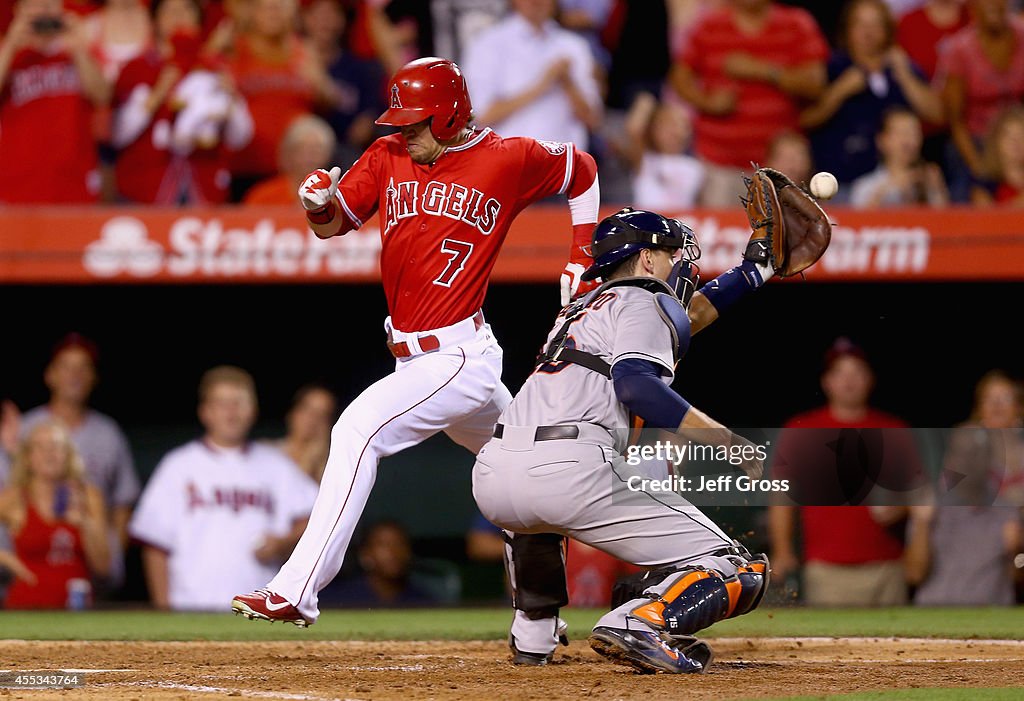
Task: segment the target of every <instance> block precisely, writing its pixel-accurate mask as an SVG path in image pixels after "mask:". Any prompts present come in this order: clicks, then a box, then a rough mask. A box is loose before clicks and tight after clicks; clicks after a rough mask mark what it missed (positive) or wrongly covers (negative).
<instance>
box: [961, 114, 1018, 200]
mask: <svg viewBox="0 0 1024 701" xmlns="http://www.w3.org/2000/svg"><path fill="white" fill-rule="evenodd" d="M982 157H983V160H982V163H983V166H984V171H983V172H984V176H985V178H986V183H985V184H980V183H979V184H976V185H974V186H973V187H972V189H971V202H972V203H974V204H976V205H992V204H993V203H994V204H998V205H1001V206H1005V207H1024V107H1019V106H1015V107H1009V108H1007V109H1006V110H1004V111H1003V112H1002V113H1001V114H1000V115H999V116H998V117H997V118H996V121H995V123H994V124H993V125H992V129H991V133H990V134H989V137H988V138H987V139H986V140H985V147H984V150H983V151H982ZM986 185H987V186H986Z"/></svg>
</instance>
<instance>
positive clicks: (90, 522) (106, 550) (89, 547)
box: [79, 486, 111, 577]
mask: <svg viewBox="0 0 1024 701" xmlns="http://www.w3.org/2000/svg"><path fill="white" fill-rule="evenodd" d="M85 512H86V513H85V515H84V517H83V519H82V522H81V524H80V526H79V530H80V532H81V534H82V548H83V550H85V560H86V563H87V564H88V566H89V571H90V572H92V573H93V574H96V575H99V576H101V577H105V576H106V575H108V574H110V569H111V568H110V535H109V534H110V531H109V530H108V529H109V525H110V524H109V523H108V521H107V514H106V509H105V508H104V506H103V496H102V495H101V494H100V492H99V490H98V489H96V488H95V487H92V486H89V487H88V488H87V489H86V493H85Z"/></svg>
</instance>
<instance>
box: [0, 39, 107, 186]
mask: <svg viewBox="0 0 1024 701" xmlns="http://www.w3.org/2000/svg"><path fill="white" fill-rule="evenodd" d="M92 116H93V107H92V104H91V103H90V102H89V99H88V98H87V97H86V96H85V95H84V94H83V93H82V82H81V80H80V79H79V76H78V69H76V68H75V64H74V62H73V61H72V60H71V56H70V55H69V54H68V53H67V52H65V51H57V52H55V53H44V52H41V51H38V50H36V49H22V50H21V51H19V52H18V53H17V54H15V56H14V59H13V61H12V62H11V67H10V73H9V74H8V76H7V82H6V83H5V85H4V89H3V92H2V93H0V128H2V129H3V135H2V138H0V164H2V167H0V202H8V203H12V204H36V203H59V204H78V203H84V202H94V201H95V200H96V194H97V192H98V191H99V173H98V172H97V170H96V143H95V140H94V139H93V135H92Z"/></svg>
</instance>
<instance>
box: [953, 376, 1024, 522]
mask: <svg viewBox="0 0 1024 701" xmlns="http://www.w3.org/2000/svg"><path fill="white" fill-rule="evenodd" d="M1022 418H1024V388H1022V386H1021V384H1020V382H1018V381H1016V380H1014V379H1012V378H1010V377H1009V376H1008V375H1006V373H1004V372H1002V371H999V370H993V371H991V372H988V373H986V374H985V375H984V376H983V377H982V378H981V380H979V382H978V384H977V386H976V387H975V397H974V410H973V411H972V413H971V417H970V419H969V420H968V421H967V422H966V423H964V424H963V425H961V426H960V427H959V428H958V429H957V430H956V431H954V432H953V434H952V436H951V437H950V441H949V447H948V449H947V451H946V465H945V470H944V475H945V476H946V477H947V478H948V481H953V480H956V479H959V480H960V481H961V482H967V481H968V480H967V479H966V478H967V477H972V478H973V477H977V480H976V481H977V483H978V484H977V486H975V485H968V486H969V487H971V489H970V490H968V494H967V495H966V496H967V498H966V499H964V498H960V497H959V495H958V492H959V491H960V490H958V489H955V487H956V485H947V493H946V495H945V496H946V497H948V498H947V499H946V500H945V502H944V503H966V504H989V503H992V501H993V500H995V499H996V498H998V500H999V502H1001V503H1005V504H1013V505H1015V506H1017V507H1024V429H1022ZM976 494H981V496H980V497H976V496H975V495H976Z"/></svg>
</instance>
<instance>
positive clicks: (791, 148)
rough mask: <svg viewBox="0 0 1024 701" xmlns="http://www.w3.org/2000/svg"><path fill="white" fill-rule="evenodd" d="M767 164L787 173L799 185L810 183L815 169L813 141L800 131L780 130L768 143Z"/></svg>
mask: <svg viewBox="0 0 1024 701" xmlns="http://www.w3.org/2000/svg"><path fill="white" fill-rule="evenodd" d="M765 165H766V166H768V167H769V168H774V169H775V170H777V171H779V172H780V173H785V174H786V175H788V176H789V178H790V179H791V180H792V181H793V182H795V183H797V184H798V185H799V184H806V183H809V182H810V181H811V175H812V173H813V169H814V164H813V163H812V162H811V142H810V141H808V140H807V137H806V136H804V135H803V134H801V133H800V132H798V131H789V130H785V131H780V132H779V133H778V134H776V135H775V136H773V137H772V140H771V141H770V142H769V143H768V158H767V159H765Z"/></svg>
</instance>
